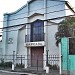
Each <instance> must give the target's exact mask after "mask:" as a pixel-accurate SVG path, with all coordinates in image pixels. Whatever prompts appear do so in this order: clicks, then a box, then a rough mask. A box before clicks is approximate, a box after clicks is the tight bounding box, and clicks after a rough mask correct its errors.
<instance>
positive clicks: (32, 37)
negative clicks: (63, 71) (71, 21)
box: [2, 0, 65, 68]
mask: <svg viewBox="0 0 75 75" xmlns="http://www.w3.org/2000/svg"><path fill="white" fill-rule="evenodd" d="M62 9H65V2H64V1H61V0H60V1H59V0H30V1H28V2H27V4H26V5H25V6H23V7H22V8H20V9H19V10H17V11H15V12H13V13H5V14H4V24H3V27H4V29H3V36H2V49H3V55H12V54H13V51H15V54H16V55H25V59H31V61H30V62H29V63H30V67H33V66H36V61H35V60H34V59H38V60H40V61H41V62H39V63H38V65H39V66H42V67H43V68H45V67H46V61H43V60H47V58H46V55H47V50H48V54H49V55H59V48H58V47H57V46H56V44H55V43H56V39H55V33H56V32H57V31H58V25H57V21H56V20H51V19H53V18H57V17H61V16H65V11H60V12H55V11H59V10H62ZM27 67H28V60H27V61H26V62H25V68H27Z"/></svg>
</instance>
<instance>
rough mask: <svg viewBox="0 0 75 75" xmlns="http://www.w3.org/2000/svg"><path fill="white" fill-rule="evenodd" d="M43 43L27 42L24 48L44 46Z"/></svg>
mask: <svg viewBox="0 0 75 75" xmlns="http://www.w3.org/2000/svg"><path fill="white" fill-rule="evenodd" d="M44 45H45V43H44V42H43V41H42V42H27V43H25V46H27V47H32V46H33V47H34V46H44Z"/></svg>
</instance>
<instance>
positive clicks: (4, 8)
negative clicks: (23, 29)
mask: <svg viewBox="0 0 75 75" xmlns="http://www.w3.org/2000/svg"><path fill="white" fill-rule="evenodd" d="M27 1H28V0H0V21H3V14H4V13H11V12H14V11H16V10H17V9H19V8H20V7H22V6H23V5H25V4H26V3H27ZM67 1H69V3H70V4H71V6H72V7H75V0H67ZM2 26H3V22H0V27H2Z"/></svg>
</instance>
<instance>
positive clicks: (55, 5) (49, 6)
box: [14, 3, 63, 16]
mask: <svg viewBox="0 0 75 75" xmlns="http://www.w3.org/2000/svg"><path fill="white" fill-rule="evenodd" d="M59 5H63V3H61V4H57V5H53V6H49V7H46V8H51V7H55V6H59ZM46 8H40V9H36V10H33V11H38V10H42V9H46ZM33 11H29V12H33ZM29 12H24V13H20V14H17V15H22V14H25V13H29ZM14 15H15V14H14ZM17 15H15V16H17Z"/></svg>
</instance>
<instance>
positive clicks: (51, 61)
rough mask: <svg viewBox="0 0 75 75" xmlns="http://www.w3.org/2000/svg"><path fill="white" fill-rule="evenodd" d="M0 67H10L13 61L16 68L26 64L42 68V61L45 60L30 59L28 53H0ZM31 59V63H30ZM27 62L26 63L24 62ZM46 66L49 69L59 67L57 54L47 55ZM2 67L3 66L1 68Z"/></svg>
mask: <svg viewBox="0 0 75 75" xmlns="http://www.w3.org/2000/svg"><path fill="white" fill-rule="evenodd" d="M0 57H1V58H0V69H4V68H5V67H6V68H9V67H10V68H11V65H12V63H13V61H14V64H15V66H16V68H17V67H18V68H24V67H25V66H26V65H27V66H28V67H31V66H33V67H37V68H38V67H41V68H43V65H44V64H43V62H46V61H47V60H40V59H31V57H30V55H14V58H13V55H1V56H0ZM32 61H33V63H32ZM26 62H27V63H26ZM48 66H49V67H50V69H58V68H59V56H58V55H49V56H48ZM3 67H4V68H3Z"/></svg>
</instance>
